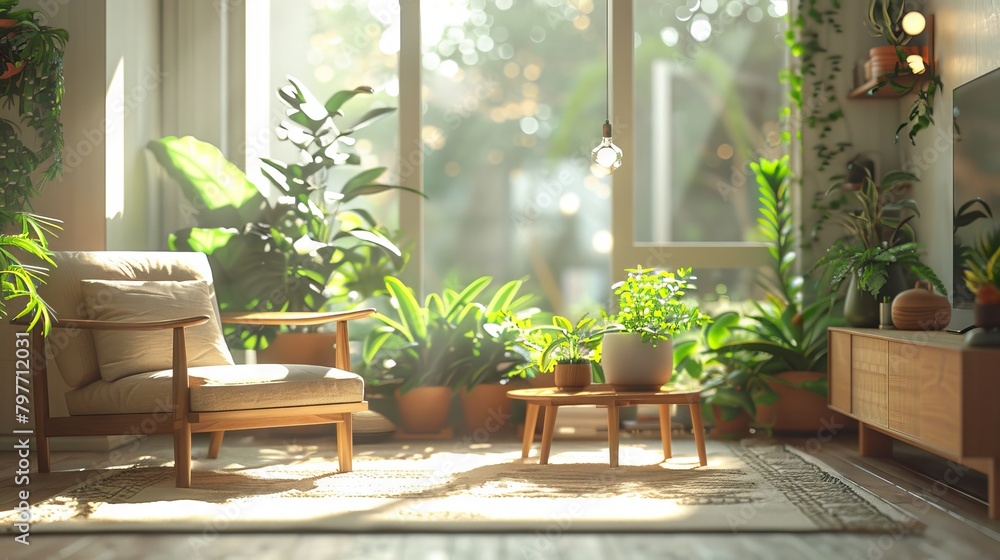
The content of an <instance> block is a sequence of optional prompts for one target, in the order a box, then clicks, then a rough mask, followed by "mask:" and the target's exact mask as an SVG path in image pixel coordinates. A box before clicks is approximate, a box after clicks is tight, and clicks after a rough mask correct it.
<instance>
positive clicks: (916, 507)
mask: <svg viewBox="0 0 1000 560" xmlns="http://www.w3.org/2000/svg"><path fill="white" fill-rule="evenodd" d="M156 437H160V436H156ZM649 437H650V439H653V438H655V437H656V436H655V435H652V436H649ZM234 439H237V438H234ZM249 441H251V442H255V441H256V442H257V443H260V444H266V443H268V442H270V443H271V444H275V443H280V442H281V440H280V439H275V438H272V439H270V440H268V441H259V440H249ZM785 441H786V442H787V443H789V444H791V445H795V446H797V447H807V449H808V450H809V451H810V452H812V453H813V454H814V455H816V456H817V457H819V458H820V459H821V460H823V461H824V462H826V463H827V464H828V465H830V466H831V467H833V468H834V469H835V470H837V471H838V472H840V473H841V474H843V475H844V476H846V477H848V478H850V479H851V480H854V481H855V482H858V483H859V484H861V485H863V486H864V487H865V488H868V489H869V490H871V491H872V492H874V493H875V494H877V495H878V496H880V497H882V498H883V499H885V500H887V501H889V502H892V503H894V504H897V505H898V507H900V508H902V509H904V510H906V511H909V512H911V513H913V514H914V515H915V516H916V517H917V518H919V519H920V521H922V522H923V523H924V524H926V525H927V530H926V531H925V532H924V534H923V535H921V536H912V537H901V536H894V535H880V536H873V535H855V534H845V533H829V534H808V535H794V534H756V535H735V534H677V535H667V534H665V535H655V534H621V533H617V534H560V533H559V531H558V530H549V531H546V530H545V529H544V528H540V530H539V531H538V532H536V533H533V534H357V535H325V534H286V533H274V534H167V533H164V534H112V535H108V534H101V535H94V536H87V535H80V534H73V535H37V534H36V535H33V536H32V537H31V545H30V546H29V547H25V546H23V545H19V544H17V543H15V542H14V541H13V536H11V535H0V539H2V541H0V542H2V544H0V556H3V557H6V558H32V559H57V558H58V559H62V558H72V559H105V558H107V559H111V558H142V559H149V560H154V559H168V558H184V559H187V560H194V559H199V558H254V559H270V558H274V559H280V560H291V559H295V560H299V559H308V558H338V559H341V558H364V559H366V560H378V559H397V558H399V559H415V560H416V559H419V560H442V559H446V558H460V559H466V558H468V559H476V560H479V559H482V560H491V559H497V560H501V559H503V560H505V559H535V558H538V559H546V560H555V559H560V558H565V559H572V560H590V559H595V560H596V559H600V560H612V559H623V560H624V559H647V558H679V559H680V558H683V559H685V560H695V559H715V558H719V559H722V558H740V559H750V558H767V559H783V558H789V559H800V558H809V559H812V558H837V559H866V560H868V559H871V560H879V559H889V558H905V559H916V558H941V559H949V560H954V559H964V558H970V559H973V558H974V559H977V560H984V559H990V558H1000V522H997V521H990V520H989V519H988V517H987V515H986V508H985V506H984V505H983V504H982V503H981V502H978V501H976V500H975V499H972V498H970V497H968V496H966V495H964V494H962V493H960V492H957V491H954V490H951V489H948V488H946V487H944V486H942V485H940V484H936V483H935V482H934V481H933V480H929V479H927V478H925V477H923V476H922V475H918V474H916V473H914V472H913V471H910V470H908V469H907V468H905V467H903V466H901V465H900V464H898V463H895V462H892V461H885V460H880V459H868V458H863V457H860V456H859V455H858V454H857V452H856V451H855V449H856V439H855V436H854V434H843V433H842V434H840V435H839V436H838V438H837V439H835V440H833V441H829V442H827V443H823V444H820V445H817V442H816V441H815V440H813V441H812V443H809V442H807V441H806V440H801V439H786V440H785ZM227 443H230V444H232V440H230V442H227ZM806 444H808V446H807V445H806ZM196 445H207V440H206V441H199V440H196ZM130 447H132V446H131V445H129V446H126V448H130ZM224 447H225V446H224ZM359 447H360V445H359ZM122 449H125V448H122ZM142 451H143V450H142V447H141V446H140V447H139V448H138V449H136V450H132V449H127V450H126V451H121V452H122V456H123V459H122V461H123V462H124V461H127V460H128V459H129V458H130V457H132V456H136V455H141V454H142ZM536 452H537V451H536ZM108 456H109V454H108V452H54V453H53V470H54V471H62V472H54V473H52V474H50V475H41V476H39V475H35V476H34V477H32V481H31V490H32V496H31V498H32V502H37V501H40V500H42V499H44V498H45V497H46V496H47V495H51V494H52V493H53V492H55V491H57V490H59V489H62V488H65V487H67V486H68V484H67V482H68V481H69V482H72V480H74V479H79V478H82V477H85V476H86V475H87V471H91V470H92V469H93V466H94V465H96V464H100V462H102V461H107V459H108ZM15 463H16V457H15V456H14V454H13V453H12V452H4V453H0V468H2V470H0V473H5V474H6V473H12V472H13V471H14V470H15V468H16V467H15ZM13 497H14V489H13V479H12V478H11V477H6V478H4V479H0V505H3V506H4V508H5V509H6V508H9V507H10V502H11V499H12V498H13Z"/></svg>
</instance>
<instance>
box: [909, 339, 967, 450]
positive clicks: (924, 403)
mask: <svg viewBox="0 0 1000 560" xmlns="http://www.w3.org/2000/svg"><path fill="white" fill-rule="evenodd" d="M913 346H915V347H916V357H915V358H914V359H913V360H912V361H911V362H910V363H911V364H912V367H913V369H915V370H916V371H917V373H918V374H919V379H920V411H919V414H918V417H919V419H920V420H919V422H920V427H919V430H920V439H921V441H924V442H926V443H927V444H928V445H932V446H934V447H937V448H939V449H941V450H942V451H946V452H948V453H952V454H955V455H958V454H960V453H961V448H962V424H961V418H962V355H961V353H960V352H959V351H958V350H953V349H945V348H932V347H929V346H921V345H913Z"/></svg>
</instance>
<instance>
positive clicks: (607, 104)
mask: <svg viewBox="0 0 1000 560" xmlns="http://www.w3.org/2000/svg"><path fill="white" fill-rule="evenodd" d="M607 4H608V14H607V18H608V21H607V23H606V24H605V25H604V45H605V59H604V116H605V121H606V122H611V0H607Z"/></svg>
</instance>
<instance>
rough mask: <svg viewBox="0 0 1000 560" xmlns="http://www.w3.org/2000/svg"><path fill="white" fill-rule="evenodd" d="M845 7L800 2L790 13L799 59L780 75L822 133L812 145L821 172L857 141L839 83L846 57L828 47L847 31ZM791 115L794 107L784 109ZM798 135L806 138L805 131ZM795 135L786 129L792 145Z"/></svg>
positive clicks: (836, 0) (792, 45) (820, 0)
mask: <svg viewBox="0 0 1000 560" xmlns="http://www.w3.org/2000/svg"><path fill="white" fill-rule="evenodd" d="M840 7H841V2H840V0H799V2H798V6H797V9H795V10H789V11H788V18H789V26H788V31H786V33H785V43H786V44H787V45H788V48H789V51H790V52H791V53H792V56H793V57H795V58H796V59H797V61H798V63H797V64H793V65H792V66H791V68H790V69H788V70H785V71H782V73H781V74H780V76H779V78H780V79H781V80H782V81H783V82H786V83H788V84H789V97H790V98H791V100H792V104H793V105H794V106H795V107H796V108H797V109H798V110H799V111H801V113H802V119H803V122H804V123H805V125H806V126H807V127H809V128H810V129H812V130H814V131H816V133H817V141H816V142H815V143H814V144H813V145H812V148H813V150H815V152H816V157H817V159H818V161H819V171H824V170H826V169H828V168H829V167H830V166H832V165H833V163H834V162H835V161H836V159H837V158H838V157H840V156H841V155H842V154H844V153H845V152H846V151H847V150H848V149H850V147H851V145H852V144H851V142H850V139H849V134H848V131H847V129H846V127H845V125H844V122H843V121H844V110H843V107H842V106H841V99H840V95H838V87H837V79H838V77H839V76H840V73H841V72H842V71H843V55H840V54H837V53H836V52H835V51H834V50H833V49H830V48H828V44H829V43H830V42H831V35H841V34H843V26H842V25H841V23H840ZM791 116H792V115H791V107H789V108H787V109H786V110H785V111H783V114H782V117H783V118H785V119H786V120H787V119H789V118H791ZM797 134H798V138H799V139H800V140H801V131H797ZM791 139H792V138H791V132H788V133H786V134H785V137H784V140H785V141H786V142H789V143H790V142H791Z"/></svg>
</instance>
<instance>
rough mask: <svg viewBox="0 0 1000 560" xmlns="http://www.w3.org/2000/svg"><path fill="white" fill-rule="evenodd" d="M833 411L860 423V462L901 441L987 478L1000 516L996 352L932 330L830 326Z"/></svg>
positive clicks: (994, 514) (999, 356)
mask: <svg viewBox="0 0 1000 560" xmlns="http://www.w3.org/2000/svg"><path fill="white" fill-rule="evenodd" d="M827 336H828V337H829V342H830V351H829V357H828V359H829V372H830V396H829V405H830V408H832V409H833V410H836V411H838V412H842V413H844V414H846V415H848V416H850V417H851V418H854V419H856V420H858V422H859V426H860V428H859V430H860V432H859V447H860V452H861V454H862V455H864V456H886V457H888V456H891V455H892V440H893V439H897V440H900V441H905V442H906V443H909V444H911V445H914V446H916V447H919V448H922V449H925V450H927V451H930V452H932V453H934V454H936V455H939V456H941V457H945V458H947V459H949V460H951V461H954V462H956V463H959V464H961V465H964V466H966V467H969V468H971V469H973V470H976V471H979V472H981V473H984V474H986V475H987V477H988V479H989V495H988V496H987V498H988V501H989V512H990V517H991V518H993V519H996V518H998V517H1000V349H985V348H963V346H962V341H963V338H962V336H961V335H956V334H951V333H945V332H937V331H929V332H928V331H898V330H879V329H848V328H831V329H830V330H829V332H828V334H827Z"/></svg>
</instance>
